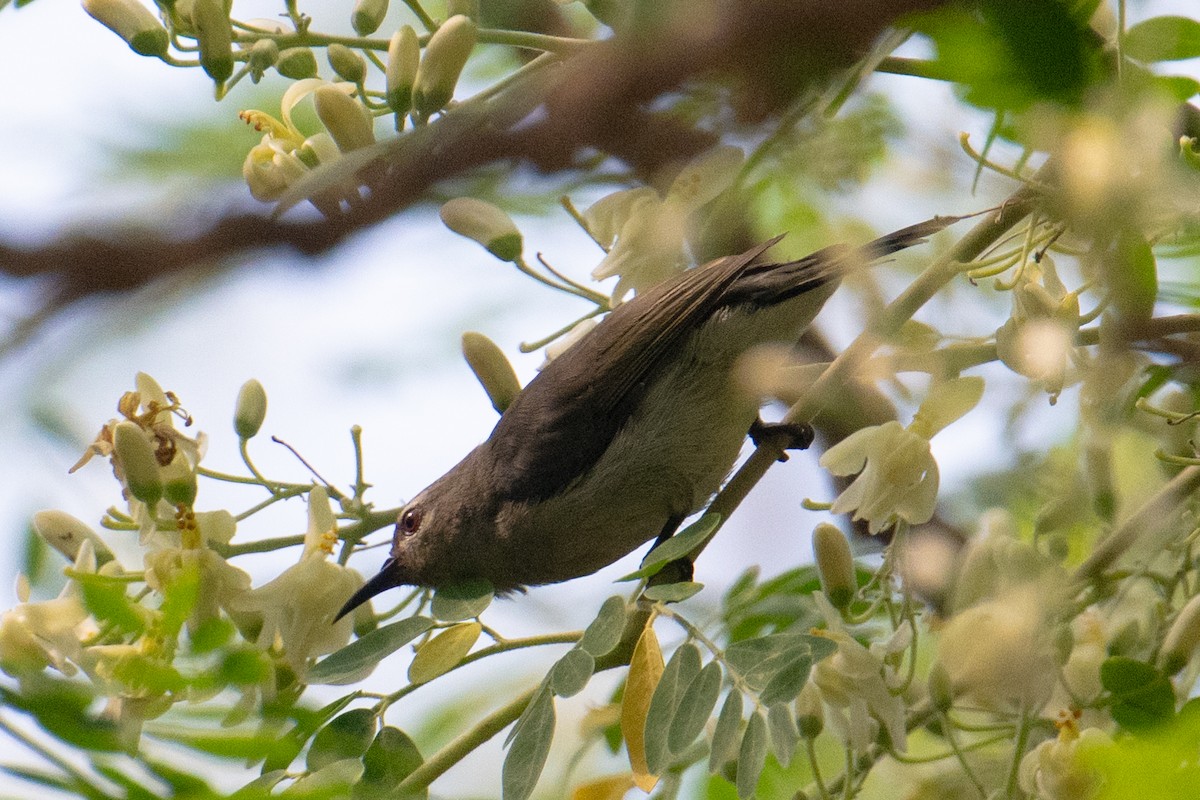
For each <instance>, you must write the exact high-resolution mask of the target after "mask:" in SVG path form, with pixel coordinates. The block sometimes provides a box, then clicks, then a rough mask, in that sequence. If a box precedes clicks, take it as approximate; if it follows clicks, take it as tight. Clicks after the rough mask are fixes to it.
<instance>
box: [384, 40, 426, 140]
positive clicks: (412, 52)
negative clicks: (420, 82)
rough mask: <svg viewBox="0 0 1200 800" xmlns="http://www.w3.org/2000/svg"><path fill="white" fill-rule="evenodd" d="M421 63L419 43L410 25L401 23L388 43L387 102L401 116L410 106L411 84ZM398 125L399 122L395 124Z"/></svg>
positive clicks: (415, 78) (414, 80)
mask: <svg viewBox="0 0 1200 800" xmlns="http://www.w3.org/2000/svg"><path fill="white" fill-rule="evenodd" d="M420 63H421V43H420V42H419V41H417V32H416V31H414V30H413V29H412V26H411V25H401V26H400V30H398V31H396V32H395V33H394V34H392V40H391V42H389V43H388V60H387V74H386V79H387V104H388V108H390V109H391V110H392V111H394V112H395V113H397V114H399V115H401V116H403V115H404V114H407V113H408V111H409V109H410V108H412V93H413V84H414V83H415V82H416V80H417V67H418V66H419V65H420ZM397 127H399V123H398V124H397Z"/></svg>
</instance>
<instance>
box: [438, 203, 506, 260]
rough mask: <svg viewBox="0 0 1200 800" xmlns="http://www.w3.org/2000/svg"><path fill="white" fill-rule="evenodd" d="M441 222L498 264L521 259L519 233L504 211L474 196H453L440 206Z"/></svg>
mask: <svg viewBox="0 0 1200 800" xmlns="http://www.w3.org/2000/svg"><path fill="white" fill-rule="evenodd" d="M441 216H442V222H444V223H445V224H446V227H447V228H449V229H450V230H452V231H454V232H455V233H457V234H458V235H459V236H465V237H467V238H468V239H472V240H474V241H476V242H479V243H480V244H481V245H483V246H484V247H485V248H487V251H488V252H489V253H491V254H492V255H494V256H495V257H496V258H498V259H500V260H501V261H516V260H517V259H518V258H520V256H521V250H522V247H523V243H522V241H521V232H520V231H519V230H517V226H516V225H515V224H513V221H512V219H511V218H510V217H509V216H508V214H505V213H504V211H502V210H501V209H499V208H497V207H496V206H494V205H492V204H491V203H487V202H484V201H483V200H476V199H475V198H473V197H456V198H454V199H453V200H451V201H449V202H448V203H445V204H443V205H442V210H441Z"/></svg>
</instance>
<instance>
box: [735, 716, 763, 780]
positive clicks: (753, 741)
mask: <svg viewBox="0 0 1200 800" xmlns="http://www.w3.org/2000/svg"><path fill="white" fill-rule="evenodd" d="M766 763H767V723H766V721H764V720H763V717H762V713H761V712H758V711H755V712H754V713H753V714H751V715H750V721H749V722H747V723H746V733H745V735H743V736H742V746H741V749H740V750H738V760H737V795H738V797H739V798H741V800H748V798H751V797H753V796H754V790H755V789H756V788H758V778H759V776H760V775H762V771H763V766H765V765H766Z"/></svg>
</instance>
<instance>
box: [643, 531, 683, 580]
mask: <svg viewBox="0 0 1200 800" xmlns="http://www.w3.org/2000/svg"><path fill="white" fill-rule="evenodd" d="M681 524H683V516H682V515H680V516H675V517H671V518H670V519H668V520H667V524H666V525H663V528H662V532H661V533H659V534H658V538H657V539H655V540H654V547H658V546H659V545H660V544H662V543H663V542H665V541H666V540H667V539H670V538H671V537H672V536H674V535H675V531H677V530H679V526H680V525H681ZM654 547H652V548H650V549H651V550H653V549H654ZM691 579H692V560H691V559H690V558H687V557H686V556H685V557H684V558H677V559H675V560H674V561H671V562H670V563H668V564H666V565H664V566H663V568H662V569H660V570H659V571H658V572H656V573H655V574H654V575H653V576H652V577H651V578H650V581H649V583H648V585H650V586H659V585H663V584H668V583H681V582H683V581H690V580H691Z"/></svg>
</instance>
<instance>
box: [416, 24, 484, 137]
mask: <svg viewBox="0 0 1200 800" xmlns="http://www.w3.org/2000/svg"><path fill="white" fill-rule="evenodd" d="M477 38H478V31H477V29H476V27H475V23H474V22H472V21H471V20H470V18H469V17H466V16H464V15H462V14H458V15H457V16H453V17H451V18H450V19H448V20H446V21H445V22H444V23H442V27H440V28H438V29H437V30H436V31H435V32H434V34H433V36H431V37H430V38H429V44H427V45H426V46H425V55H424V56H422V57H421V65H420V67H419V68H418V69H417V80H416V83H415V84H414V86H413V109H414V110H416V112H417V113H418V114H419V115H420V116H421V117H428V116H430V115H431V114H433V113H434V112H436V111H440V110H442V109H443V108H445V107H446V104H447V103H449V102H450V100H451V99H453V97H454V87H455V86H456V85H457V84H458V76H459V75H460V74H462V70H463V67H464V66H466V64H467V58H468V57H470V55H471V51H472V50H474V49H475V41H476V39H477Z"/></svg>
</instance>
